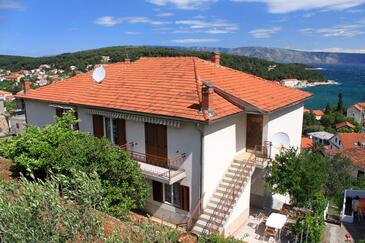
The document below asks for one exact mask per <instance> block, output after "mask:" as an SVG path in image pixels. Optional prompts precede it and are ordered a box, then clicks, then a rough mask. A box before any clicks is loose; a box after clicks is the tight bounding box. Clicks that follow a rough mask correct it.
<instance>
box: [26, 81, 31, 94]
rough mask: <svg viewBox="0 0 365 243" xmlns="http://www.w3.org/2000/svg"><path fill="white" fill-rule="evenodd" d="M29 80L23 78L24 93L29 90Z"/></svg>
mask: <svg viewBox="0 0 365 243" xmlns="http://www.w3.org/2000/svg"><path fill="white" fill-rule="evenodd" d="M30 84H31V82H30V81H29V80H24V94H26V93H27V92H28V91H29V90H30Z"/></svg>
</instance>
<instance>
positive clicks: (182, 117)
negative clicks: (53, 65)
mask: <svg viewBox="0 0 365 243" xmlns="http://www.w3.org/2000/svg"><path fill="white" fill-rule="evenodd" d="M219 60H220V56H219V55H218V54H214V55H213V56H212V58H211V60H210V61H206V60H202V59H199V58H196V57H156V58H140V59H139V60H137V61H134V62H121V63H115V64H110V65H108V66H107V67H105V69H103V68H99V69H98V70H99V71H96V73H94V79H93V75H92V73H91V72H88V73H85V74H79V75H76V76H75V77H72V78H69V79H67V80H64V81H59V82H55V83H52V84H50V85H48V86H45V87H42V88H39V89H37V90H30V89H27V90H25V91H24V94H19V95H18V96H17V98H18V99H19V100H21V101H22V102H23V105H24V106H25V111H26V118H27V122H28V123H29V124H34V125H37V126H39V127H43V126H46V125H48V124H51V123H53V122H54V119H55V116H56V115H62V113H63V112H64V111H65V110H67V109H71V108H72V109H74V110H76V112H77V116H78V118H79V119H80V120H81V121H80V124H79V129H80V130H82V131H85V132H89V133H91V134H94V135H95V136H97V137H106V138H108V139H109V140H110V141H111V142H112V143H115V144H117V145H119V146H122V147H123V148H124V149H127V151H128V152H129V154H130V155H131V156H132V158H134V159H135V160H136V161H137V162H138V163H139V164H140V167H141V170H142V172H143V173H144V174H145V175H146V176H147V178H148V181H149V183H150V185H151V187H152V192H153V193H152V196H151V198H150V200H149V201H148V202H147V204H146V206H145V210H146V211H147V212H149V213H150V214H151V215H153V216H155V217H159V218H163V219H164V220H165V221H169V222H171V223H175V224H179V223H184V222H188V227H191V228H192V227H193V226H194V230H195V231H196V232H198V233H199V232H205V233H209V232H214V231H219V232H223V233H225V234H230V233H232V232H234V231H235V230H236V229H237V227H239V225H241V224H242V223H244V222H245V220H246V219H247V218H248V214H249V208H250V203H252V202H251V198H253V197H254V198H255V201H256V203H260V201H261V203H262V201H263V200H260V199H261V198H264V197H265V195H266V194H265V193H264V188H263V186H262V178H263V177H262V174H264V169H265V167H266V166H267V160H268V159H270V157H272V156H274V155H275V154H276V153H278V152H280V151H281V150H282V149H283V148H284V147H289V146H293V147H297V148H300V143H301V132H302V120H303V102H304V100H305V99H307V98H308V97H310V94H309V93H307V92H304V91H300V90H295V89H291V88H286V87H283V86H281V85H279V84H276V83H274V82H271V81H267V80H264V79H262V78H258V77H255V76H253V75H250V74H246V73H243V72H239V71H236V70H233V69H230V68H227V67H224V66H221V65H220V63H219ZM104 72H105V73H104ZM104 74H105V75H104ZM95 80H96V81H95ZM255 176H256V177H257V178H255ZM251 182H252V183H251ZM200 209H201V210H200ZM196 221H197V222H196ZM195 222H196V223H195Z"/></svg>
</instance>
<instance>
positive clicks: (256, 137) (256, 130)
mask: <svg viewBox="0 0 365 243" xmlns="http://www.w3.org/2000/svg"><path fill="white" fill-rule="evenodd" d="M262 128H263V117H262V115H254V114H247V131H246V134H247V135H246V148H247V150H254V149H255V146H256V145H262ZM258 150H261V147H259V148H258Z"/></svg>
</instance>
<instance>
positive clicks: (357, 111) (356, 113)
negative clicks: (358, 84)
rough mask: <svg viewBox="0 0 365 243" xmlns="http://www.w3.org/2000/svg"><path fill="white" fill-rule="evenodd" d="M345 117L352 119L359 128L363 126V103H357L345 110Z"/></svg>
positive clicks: (364, 122)
mask: <svg viewBox="0 0 365 243" xmlns="http://www.w3.org/2000/svg"><path fill="white" fill-rule="evenodd" d="M347 117H353V118H354V119H355V120H356V121H357V122H358V123H359V124H360V125H361V126H364V125H365V102H359V103H357V104H354V105H352V106H350V107H349V108H348V109H347Z"/></svg>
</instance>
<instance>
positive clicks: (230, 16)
mask: <svg viewBox="0 0 365 243" xmlns="http://www.w3.org/2000/svg"><path fill="white" fill-rule="evenodd" d="M116 45H162V46H217V47H242V46H268V47H282V48H291V49H299V50H329V51H333V50H336V51H351V52H364V53H365V0H133V1H132V0H130V1H129V0H103V1H96V0H0V54H12V55H29V56H41V55H53V54H58V53H63V52H72V51H78V50H85V49H92V48H98V47H106V46H116Z"/></svg>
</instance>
